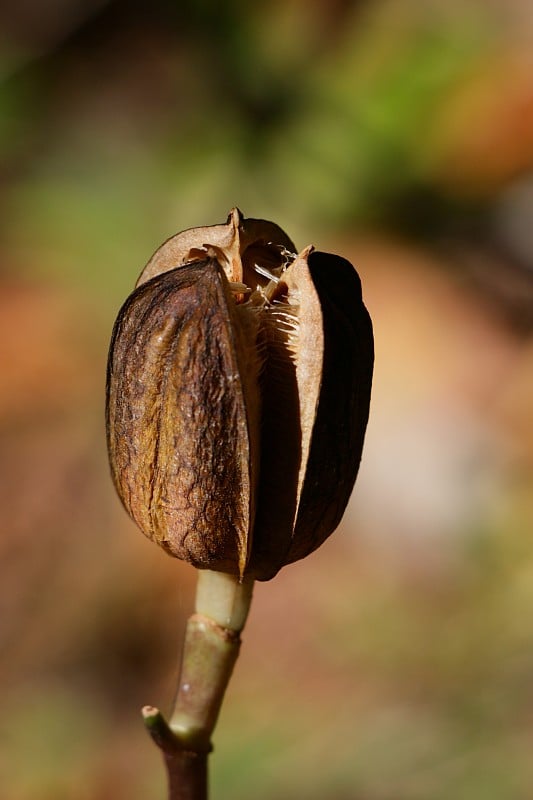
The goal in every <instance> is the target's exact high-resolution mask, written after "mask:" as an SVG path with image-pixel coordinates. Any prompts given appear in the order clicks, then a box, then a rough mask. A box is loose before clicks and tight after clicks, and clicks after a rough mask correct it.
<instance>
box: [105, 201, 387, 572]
mask: <svg viewBox="0 0 533 800" xmlns="http://www.w3.org/2000/svg"><path fill="white" fill-rule="evenodd" d="M373 359H374V347H373V335H372V323H371V321H370V316H369V314H368V312H367V310H366V308H365V306H364V304H363V300H362V294H361V283H360V280H359V276H358V274H357V272H356V270H355V269H354V267H353V266H352V265H351V264H350V263H349V262H348V261H346V260H345V259H344V258H341V257H340V256H337V255H331V254H327V253H321V252H318V251H315V250H314V248H313V247H307V248H306V249H304V250H303V251H301V252H300V253H297V252H296V249H295V247H294V245H293V243H292V241H291V240H290V239H289V238H288V237H287V235H286V234H285V233H284V232H283V231H282V230H281V229H280V228H279V227H278V226H277V225H275V224H273V223H271V222H266V221H264V220H254V219H245V218H244V217H243V216H242V214H241V213H240V212H239V211H238V210H237V209H234V210H233V211H232V212H231V213H230V215H229V217H228V220H227V222H226V223H225V224H222V225H214V226H210V227H203V228H193V229H190V230H188V231H184V232H183V233H180V234H177V235H176V236H174V237H172V238H171V239H169V240H168V241H167V242H165V243H164V244H163V245H162V246H161V247H160V248H159V249H158V250H157V251H156V253H155V254H154V256H153V257H152V258H151V259H150V261H149V262H148V264H147V266H146V267H145V269H144V270H143V272H142V274H141V276H140V278H139V280H138V282H137V287H136V288H135V290H134V291H133V293H132V294H131V295H130V296H129V297H128V299H127V300H126V302H125V303H124V305H123V307H122V309H121V310H120V312H119V315H118V318H117V321H116V323H115V327H114V330H113V335H112V340H111V347H110V352H109V361H108V374H107V404H106V406H107V408H106V417H107V439H108V450H109V459H110V464H111V471H112V475H113V480H114V483H115V486H116V489H117V491H118V494H119V496H120V498H121V500H122V502H123V504H124V506H125V508H126V510H127V511H128V513H129V514H130V516H131V517H132V519H133V520H134V521H135V522H136V523H137V525H138V526H139V528H140V529H141V530H142V531H143V532H144V533H145V534H146V535H147V536H149V537H150V538H151V539H153V540H154V541H156V542H157V543H158V544H160V545H161V546H162V547H163V548H164V549H165V550H166V551H167V552H169V553H171V554H172V555H174V556H176V557H178V558H181V559H184V560H186V561H188V562H189V563H191V564H193V565H194V566H196V567H198V568H204V569H211V570H219V571H223V572H229V573H231V574H235V575H238V576H240V577H243V576H244V575H246V576H250V577H253V578H256V579H259V580H268V579H270V578H272V577H273V576H274V575H275V574H276V573H277V572H278V571H279V569H280V568H281V567H282V566H284V565H285V564H288V563H290V562H293V561H296V560H298V559H300V558H303V557H304V556H306V555H307V554H308V553H310V552H312V551H313V550H315V549H316V548H317V547H319V546H320V544H322V542H323V541H324V540H325V539H326V538H327V537H328V536H329V535H330V534H331V533H332V532H333V531H334V530H335V528H336V527H337V526H338V524H339V522H340V520H341V517H342V515H343V513H344V510H345V508H346V505H347V503H348V500H349V498H350V494H351V492H352V488H353V485H354V482H355V479H356V476H357V471H358V468H359V463H360V460H361V453H362V448H363V440H364V435H365V430H366V425H367V420H368V412H369V403H370V391H371V383H372V371H373Z"/></svg>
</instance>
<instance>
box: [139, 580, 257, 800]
mask: <svg viewBox="0 0 533 800" xmlns="http://www.w3.org/2000/svg"><path fill="white" fill-rule="evenodd" d="M252 590H253V581H252V580H246V579H245V580H243V581H242V582H241V581H239V579H238V578H236V577H233V576H232V575H226V574H225V573H222V572H211V571H209V570H202V571H200V573H199V576H198V586H197V591H196V610H195V613H194V614H193V615H192V616H191V617H190V618H189V620H188V622H187V628H186V632H185V643H184V647H183V658H182V664H181V673H180V679H179V688H178V694H177V697H176V704H175V707H174V711H173V712H172V715H171V718H170V724H167V722H166V721H165V719H164V717H163V716H162V714H161V713H160V712H159V711H158V710H157V709H155V708H153V707H152V706H146V707H145V708H144V709H143V716H144V719H145V724H146V727H147V728H148V730H149V732H150V734H151V736H152V738H153V739H154V741H155V743H156V744H157V745H158V747H159V748H160V749H161V750H162V751H163V755H164V758H165V763H166V766H167V772H168V779H169V800H206V798H207V755H208V753H209V752H210V750H211V749H212V746H211V735H212V733H213V730H214V727H215V724H216V721H217V718H218V714H219V711H220V707H221V705H222V700H223V699H224V693H225V691H226V687H227V685H228V682H229V679H230V677H231V673H232V671H233V667H234V665H235V661H236V660H237V656H238V654H239V647H240V635H239V634H240V632H241V630H242V629H243V627H244V623H245V622H246V617H247V615H248V610H249V608H250V603H251V599H252Z"/></svg>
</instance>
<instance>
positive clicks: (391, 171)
mask: <svg viewBox="0 0 533 800" xmlns="http://www.w3.org/2000/svg"><path fill="white" fill-rule="evenodd" d="M532 44H533V6H532V5H531V3H530V2H529V0H479V2H475V0H468V2H465V0H448V1H447V2H444V0H404V2H402V3H398V2H395V1H394V0H356V1H354V0H352V1H351V2H350V0H283V1H282V0H279V2H278V1H277V0H273V1H271V2H263V1H262V0H259V2H256V3H246V2H244V0H226V2H224V3H220V2H217V1H216V0H197V1H196V2H195V0H184V2H177V1H176V2H171V0H152V2H151V3H149V4H148V3H143V2H140V0H130V2H127V0H109V2H105V0H46V2H37V0H17V2H16V3H12V4H7V3H6V4H2V9H1V11H0V181H1V194H0V240H1V241H0V252H1V274H0V282H1V283H0V364H1V368H0V386H1V392H0V437H1V448H0V454H1V455H0V457H1V465H0V473H1V475H0V501H1V508H2V514H1V525H2V535H1V537H0V568H1V574H2V581H1V584H0V637H1V648H2V658H1V660H0V684H1V686H2V698H3V709H2V714H1V717H0V787H1V788H0V792H1V798H2V800H110V798H113V800H126V799H127V800H151V798H153V800H157V799H158V798H163V797H164V784H165V779H164V774H163V769H162V764H161V763H160V758H159V752H158V751H157V750H156V748H155V747H154V746H153V745H152V743H151V742H150V741H149V739H148V737H147V736H146V734H145V732H144V730H143V727H142V723H141V721H140V715H139V709H140V707H141V706H142V705H144V704H145V703H154V704H156V705H159V706H160V707H162V708H163V709H166V710H168V709H169V708H170V706H171V703H172V698H173V692H174V686H175V682H176V672H177V668H178V663H179V655H180V646H181V636H182V632H183V626H184V620H185V618H186V617H187V615H188V614H189V613H190V612H191V609H192V603H193V590H194V582H195V575H194V570H192V569H191V568H190V567H188V566H187V565H183V564H181V563H179V562H177V561H175V560H173V559H170V558H168V557H167V556H165V555H164V554H163V552H162V551H159V549H158V548H156V547H155V546H154V545H152V544H151V543H150V542H148V541H147V540H145V539H144V537H143V536H142V535H141V534H140V533H139V532H138V531H137V530H136V529H135V528H134V526H133V525H132V524H131V523H130V522H129V520H128V519H127V517H126V514H125V512H124V511H123V510H122V507H121V506H120V504H119V501H118V500H117V498H116V496H115V494H114V490H113V488H112V485H111V481H110V478H109V475H108V467H107V460H106V453H105V443H104V428H103V403H104V376H105V362H106V355H107V345H108V340H109V336H110V332H111V328H112V324H113V321H114V318H115V316H116V313H117V311H118V308H119V306H120V305H121V303H122V301H123V299H124V298H125V297H126V295H127V294H128V293H129V292H130V291H131V289H132V287H133V284H134V281H135V279H136V277H137V275H138V273H139V272H140V270H141V268H142V266H143V265H144V263H145V262H146V261H147V259H148V258H149V256H150V255H151V253H152V252H153V250H154V249H155V248H156V247H157V246H158V245H159V244H160V242H161V241H163V240H164V239H165V238H167V237H168V236H170V235H171V234H173V233H175V232H177V231H178V230H181V229H183V228H186V227H189V226H197V225H207V224H213V223H217V222H223V221H224V220H225V219H226V215H227V213H228V211H229V210H230V208H231V207H232V206H234V205H238V206H239V207H240V208H241V209H242V211H243V212H244V214H245V215H246V216H255V217H263V218H267V219H273V220H274V221H276V222H277V223H278V224H280V225H281V226H282V227H283V228H284V229H285V230H286V231H287V233H288V234H289V235H290V236H291V237H292V238H293V239H294V240H295V241H296V243H297V245H298V246H299V247H300V248H301V247H304V246H305V245H307V244H309V243H313V244H315V245H316V246H317V247H319V248H320V249H325V250H331V251H334V252H337V253H340V254H343V255H345V256H346V257H348V258H349V259H350V260H351V261H353V263H354V264H355V265H356V266H357V268H358V270H359V271H360V274H361V276H362V279H363V288H364V296H365V300H366V303H367V306H368V308H369V310H370V312H371V315H372V317H373V320H374V326H375V337H376V368H375V382H374V395H373V403H372V408H371V419H370V423H369V427H368V433H367V440H366V446H365V452H364V455H363V462H362V467H361V471H360V477H359V479H358V482H357V485H356V489H355V491H354V495H353V499H352V502H351V504H350V506H349V509H348V512H347V514H346V516H345V519H344V521H343V523H342V525H341V528H340V529H339V531H338V533H337V534H336V535H335V536H333V537H332V538H331V539H330V540H328V542H327V543H326V544H325V545H324V546H323V547H322V548H321V550H320V551H319V552H317V553H315V554H314V555H312V556H310V557H309V558H308V559H307V560H306V561H304V562H300V563H298V564H295V565H293V566H290V567H288V568H286V569H285V570H283V571H282V573H281V574H280V575H279V576H278V577H276V578H275V579H274V580H273V581H272V582H270V583H267V584H261V585H259V586H258V587H257V591H256V595H255V600H254V604H253V607H252V612H251V616H250V619H249V623H248V626H247V628H246V630H245V635H244V646H243V649H242V654H241V658H240V660H239V663H238V665H237V668H236V671H235V674H234V678H233V681H232V683H231V686H230V689H229V692H228V695H227V698H226V703H225V705H224V708H223V711H222V715H221V718H220V722H219V726H218V729H217V735H216V750H215V753H214V756H213V758H212V767H211V782H212V786H213V798H217V799H218V800H224V798H227V799H228V800H229V798H231V799H232V800H244V798H249V797H250V796H253V797H254V798H256V800H267V798H274V797H277V798H283V799H284V800H303V798H306V800H319V798H320V800H324V799H326V800H448V798H450V797H460V798H468V800H477V799H478V798H479V800H492V799H493V798H494V800H502V799H505V800H527V798H530V797H532V796H533V763H532V761H531V752H532V747H533V622H532V617H531V608H532V604H533V537H532V534H533V497H532V491H531V490H532V486H533V480H532V476H533V426H532V419H531V409H532V407H533V337H532V333H533V280H532V268H533V69H532V66H533V56H532V53H533V47H532Z"/></svg>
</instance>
